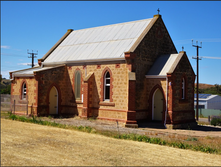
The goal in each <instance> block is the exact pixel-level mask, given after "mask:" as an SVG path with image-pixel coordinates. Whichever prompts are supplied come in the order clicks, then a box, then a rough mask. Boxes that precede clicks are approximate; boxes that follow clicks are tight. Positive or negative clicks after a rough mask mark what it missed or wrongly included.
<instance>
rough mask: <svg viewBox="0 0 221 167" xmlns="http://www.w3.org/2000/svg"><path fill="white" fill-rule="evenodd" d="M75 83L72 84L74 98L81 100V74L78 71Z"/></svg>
mask: <svg viewBox="0 0 221 167" xmlns="http://www.w3.org/2000/svg"><path fill="white" fill-rule="evenodd" d="M74 80H75V83H74V92H75V98H76V99H77V100H80V99H81V73H80V71H77V72H76V73H75V79H74Z"/></svg>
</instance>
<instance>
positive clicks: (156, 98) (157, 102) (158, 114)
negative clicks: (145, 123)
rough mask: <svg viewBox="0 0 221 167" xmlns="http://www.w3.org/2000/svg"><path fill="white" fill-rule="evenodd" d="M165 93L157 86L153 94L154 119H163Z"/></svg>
mask: <svg viewBox="0 0 221 167" xmlns="http://www.w3.org/2000/svg"><path fill="white" fill-rule="evenodd" d="M163 100H164V98H163V94H162V92H161V90H160V89H159V88H157V89H156V90H155V92H154V94H153V99H152V102H153V105H152V120H155V121H162V118H163Z"/></svg>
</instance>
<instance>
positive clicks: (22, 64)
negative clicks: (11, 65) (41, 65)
mask: <svg viewBox="0 0 221 167" xmlns="http://www.w3.org/2000/svg"><path fill="white" fill-rule="evenodd" d="M30 64H31V63H18V64H17V65H21V66H28V65H30ZM36 64H37V63H34V65H36Z"/></svg>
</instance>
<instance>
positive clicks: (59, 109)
mask: <svg viewBox="0 0 221 167" xmlns="http://www.w3.org/2000/svg"><path fill="white" fill-rule="evenodd" d="M53 86H54V87H55V88H56V89H57V91H58V114H60V113H61V109H62V108H61V101H62V99H61V90H60V88H59V86H58V85H57V84H56V83H52V84H51V85H50V86H49V88H48V91H47V92H48V93H47V97H46V104H47V106H48V108H47V114H48V115H49V94H50V90H51V88H52V87H53Z"/></svg>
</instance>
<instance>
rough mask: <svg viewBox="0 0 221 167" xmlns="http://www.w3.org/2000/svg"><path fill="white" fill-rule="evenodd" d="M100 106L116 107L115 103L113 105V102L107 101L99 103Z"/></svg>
mask: <svg viewBox="0 0 221 167" xmlns="http://www.w3.org/2000/svg"><path fill="white" fill-rule="evenodd" d="M99 105H100V106H113V107H114V106H115V103H113V102H105V101H101V102H99Z"/></svg>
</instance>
